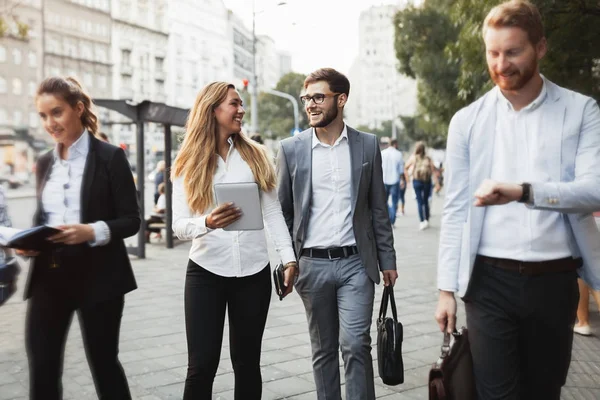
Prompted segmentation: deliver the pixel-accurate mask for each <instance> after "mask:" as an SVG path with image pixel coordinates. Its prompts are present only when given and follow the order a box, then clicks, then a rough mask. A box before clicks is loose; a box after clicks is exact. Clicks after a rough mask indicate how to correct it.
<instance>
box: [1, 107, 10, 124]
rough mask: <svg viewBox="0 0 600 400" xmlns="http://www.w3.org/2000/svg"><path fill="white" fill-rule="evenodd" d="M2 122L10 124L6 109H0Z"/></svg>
mask: <svg viewBox="0 0 600 400" xmlns="http://www.w3.org/2000/svg"><path fill="white" fill-rule="evenodd" d="M0 121H1V122H2V123H8V113H7V112H6V109H4V108H0Z"/></svg>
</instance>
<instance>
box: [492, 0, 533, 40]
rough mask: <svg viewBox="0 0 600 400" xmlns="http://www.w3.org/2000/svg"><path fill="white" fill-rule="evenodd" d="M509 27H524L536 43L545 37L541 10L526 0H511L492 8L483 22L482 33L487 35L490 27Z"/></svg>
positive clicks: (530, 38)
mask: <svg viewBox="0 0 600 400" xmlns="http://www.w3.org/2000/svg"><path fill="white" fill-rule="evenodd" d="M507 27H517V28H521V29H523V30H524V31H525V32H527V35H528V36H529V40H530V41H531V43H533V44H534V45H536V44H538V43H539V42H540V40H542V38H543V37H544V25H543V24H542V16H541V15H540V10H538V8H537V7H536V6H535V5H534V4H532V3H530V2H529V1H526V0H511V1H507V2H506V3H502V4H499V5H497V6H496V7H494V8H492V10H491V11H490V12H489V14H488V15H487V17H485V21H484V22H483V29H482V34H483V36H484V37H485V34H486V32H487V30H488V28H507Z"/></svg>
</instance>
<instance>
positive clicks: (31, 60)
mask: <svg viewBox="0 0 600 400" xmlns="http://www.w3.org/2000/svg"><path fill="white" fill-rule="evenodd" d="M28 58H29V66H30V67H32V68H35V67H37V54H35V52H34V51H30V52H29V57H28Z"/></svg>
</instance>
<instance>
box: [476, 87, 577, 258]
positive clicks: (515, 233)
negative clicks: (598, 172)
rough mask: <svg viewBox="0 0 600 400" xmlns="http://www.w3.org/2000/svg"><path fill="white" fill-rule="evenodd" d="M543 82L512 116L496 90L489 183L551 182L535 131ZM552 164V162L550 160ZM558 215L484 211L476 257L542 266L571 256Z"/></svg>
mask: <svg viewBox="0 0 600 400" xmlns="http://www.w3.org/2000/svg"><path fill="white" fill-rule="evenodd" d="M546 97H547V92H546V83H545V82H544V84H543V86H542V91H541V93H540V95H539V96H538V97H537V98H536V99H535V100H534V101H533V102H532V103H531V104H529V105H528V106H527V107H525V108H523V109H521V110H520V111H515V110H514V109H513V107H512V104H511V103H510V102H509V101H508V100H507V99H506V97H504V95H503V94H502V92H501V91H498V99H497V119H496V132H495V135H496V136H495V142H494V154H493V163H492V171H491V179H493V180H496V181H499V182H513V183H521V182H550V181H551V177H550V175H549V173H548V169H547V168H546V167H545V166H546V165H548V164H547V163H548V162H549V161H548V160H547V159H546V157H548V155H547V154H546V152H545V151H544V148H543V146H542V145H541V143H543V140H542V138H543V135H544V133H545V132H542V131H541V129H540V122H541V117H542V114H543V110H544V107H545V106H546V105H547V103H546ZM553 162H556V161H553ZM567 229H568V227H567V224H566V222H565V220H564V217H563V214H562V213H559V212H555V211H540V210H532V209H529V208H527V207H526V206H525V205H524V204H520V203H517V202H512V203H509V204H505V205H502V206H493V207H487V209H486V211H485V217H484V220H483V231H482V237H481V243H480V246H479V250H478V253H479V254H482V255H484V256H488V257H496V258H508V259H513V260H520V261H547V260H553V259H559V258H564V257H569V256H571V255H572V254H571V250H570V248H569V242H570V238H569V234H568V230H567Z"/></svg>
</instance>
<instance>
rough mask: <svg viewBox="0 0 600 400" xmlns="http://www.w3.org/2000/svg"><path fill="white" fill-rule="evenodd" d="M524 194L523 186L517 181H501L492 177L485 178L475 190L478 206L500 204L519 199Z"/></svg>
mask: <svg viewBox="0 0 600 400" xmlns="http://www.w3.org/2000/svg"><path fill="white" fill-rule="evenodd" d="M522 195H523V187H521V185H518V184H516V183H500V182H496V181H493V180H491V179H486V180H484V181H483V182H482V183H481V185H480V186H479V188H478V189H477V190H476V191H475V203H474V205H475V206H476V207H484V206H500V205H503V204H507V203H510V202H512V201H517V200H519V199H520V198H521V196H522Z"/></svg>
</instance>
